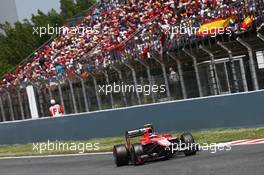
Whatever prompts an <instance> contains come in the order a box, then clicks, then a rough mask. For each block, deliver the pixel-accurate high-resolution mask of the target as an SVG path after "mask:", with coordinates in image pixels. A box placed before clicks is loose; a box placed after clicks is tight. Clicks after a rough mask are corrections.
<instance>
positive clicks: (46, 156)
mask: <svg viewBox="0 0 264 175" xmlns="http://www.w3.org/2000/svg"><path fill="white" fill-rule="evenodd" d="M108 154H113V153H112V152H101V153H81V154H57V155H43V156H20V157H0V160H6V159H31V158H52V157H72V156H93V155H108Z"/></svg>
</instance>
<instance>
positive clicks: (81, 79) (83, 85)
mask: <svg viewBox="0 0 264 175" xmlns="http://www.w3.org/2000/svg"><path fill="white" fill-rule="evenodd" d="M75 76H76V77H77V78H78V79H79V80H80V81H81V85H82V93H83V99H84V106H85V111H86V112H89V111H90V110H89V105H88V100H87V94H86V89H85V83H84V80H83V78H82V77H80V76H79V75H78V74H75Z"/></svg>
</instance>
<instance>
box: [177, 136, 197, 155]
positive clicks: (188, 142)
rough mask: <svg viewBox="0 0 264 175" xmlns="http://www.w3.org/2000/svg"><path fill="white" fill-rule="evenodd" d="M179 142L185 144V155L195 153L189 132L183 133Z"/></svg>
mask: <svg viewBox="0 0 264 175" xmlns="http://www.w3.org/2000/svg"><path fill="white" fill-rule="evenodd" d="M180 139H181V142H182V143H184V144H185V146H186V150H184V154H185V156H191V155H195V154H196V147H195V145H194V143H195V142H194V139H193V136H192V134H191V133H183V134H182V135H181V138H180Z"/></svg>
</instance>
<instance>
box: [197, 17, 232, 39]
mask: <svg viewBox="0 0 264 175" xmlns="http://www.w3.org/2000/svg"><path fill="white" fill-rule="evenodd" d="M231 19H233V18H232V17H229V18H226V19H224V18H219V19H216V20H213V21H210V22H208V23H205V24H203V25H201V26H200V28H199V31H198V32H197V35H198V36H205V35H213V34H214V35H215V34H218V33H221V32H224V31H225V29H226V28H227V27H228V26H229V23H230V20H231Z"/></svg>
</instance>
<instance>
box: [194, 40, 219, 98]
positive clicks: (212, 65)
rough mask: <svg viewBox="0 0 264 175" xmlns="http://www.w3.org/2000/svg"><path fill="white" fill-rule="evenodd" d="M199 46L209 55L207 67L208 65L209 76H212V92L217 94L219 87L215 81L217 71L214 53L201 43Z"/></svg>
mask: <svg viewBox="0 0 264 175" xmlns="http://www.w3.org/2000/svg"><path fill="white" fill-rule="evenodd" d="M199 48H200V49H201V50H203V51H204V52H206V53H207V54H208V55H209V56H210V59H211V64H210V66H209V67H210V72H211V76H212V77H211V78H212V83H213V92H214V95H218V94H219V92H220V89H219V86H218V81H217V73H216V67H215V59H214V55H213V54H212V53H211V52H210V51H209V50H208V49H206V48H205V47H204V46H202V45H200V46H199Z"/></svg>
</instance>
